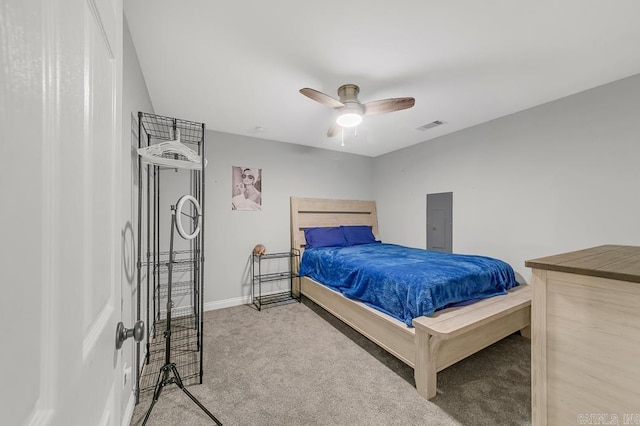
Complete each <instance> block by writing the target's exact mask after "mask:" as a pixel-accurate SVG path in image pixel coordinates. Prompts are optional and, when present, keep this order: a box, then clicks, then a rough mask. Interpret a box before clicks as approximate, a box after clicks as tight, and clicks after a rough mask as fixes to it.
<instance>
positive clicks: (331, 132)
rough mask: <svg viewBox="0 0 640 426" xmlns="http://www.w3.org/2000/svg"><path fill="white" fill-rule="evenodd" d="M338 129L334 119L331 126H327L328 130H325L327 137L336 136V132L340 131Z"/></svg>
mask: <svg viewBox="0 0 640 426" xmlns="http://www.w3.org/2000/svg"><path fill="white" fill-rule="evenodd" d="M340 130H341V128H340V126H338V123H336V122H335V121H334V122H333V124H332V125H331V127H329V131H328V132H327V137H328V138H332V137H334V136H338V133H339V132H340Z"/></svg>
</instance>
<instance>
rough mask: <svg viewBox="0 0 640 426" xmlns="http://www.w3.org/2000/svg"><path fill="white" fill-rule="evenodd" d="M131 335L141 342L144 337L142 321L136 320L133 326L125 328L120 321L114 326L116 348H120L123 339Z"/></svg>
mask: <svg viewBox="0 0 640 426" xmlns="http://www.w3.org/2000/svg"><path fill="white" fill-rule="evenodd" d="M129 337H133V339H134V340H135V341H136V342H141V341H142V339H143V338H144V322H143V321H138V322H136V323H135V324H134V325H133V328H130V329H126V328H125V327H124V324H123V323H122V322H119V323H118V325H117V326H116V349H120V348H121V347H122V344H123V343H124V341H125V340H127V339H128V338H129Z"/></svg>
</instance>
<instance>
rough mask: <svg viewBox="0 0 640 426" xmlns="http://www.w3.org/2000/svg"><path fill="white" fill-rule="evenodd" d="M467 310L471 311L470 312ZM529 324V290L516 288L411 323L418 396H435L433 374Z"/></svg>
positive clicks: (434, 376) (525, 287)
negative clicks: (413, 335) (504, 293)
mask: <svg viewBox="0 0 640 426" xmlns="http://www.w3.org/2000/svg"><path fill="white" fill-rule="evenodd" d="M470 308H471V309H470ZM530 323H531V288H530V287H529V286H519V287H516V288H514V289H513V290H511V291H509V293H508V294H506V295H504V296H496V297H492V298H489V299H485V300H481V301H479V302H476V303H474V304H473V305H469V306H464V307H459V308H450V309H445V310H443V311H440V312H437V313H436V314H434V315H433V316H430V317H420V318H416V319H414V320H413V325H414V327H415V333H416V338H415V343H416V362H415V366H414V375H415V376H414V377H415V381H416V388H417V390H418V393H419V394H420V395H422V396H423V397H424V398H426V399H430V398H433V397H434V396H435V395H436V383H437V379H436V374H437V372H438V371H441V370H444V369H445V368H447V367H449V366H450V365H452V364H455V363H456V362H458V361H460V360H462V359H464V358H466V357H468V356H469V355H472V354H474V353H476V352H478V351H479V350H481V349H483V348H485V347H487V346H489V345H491V344H493V343H495V342H497V341H499V340H500V339H503V338H504V337H506V336H508V335H510V334H512V333H514V332H516V331H518V330H524V331H525V333H526V331H527V330H528V329H529V325H530Z"/></svg>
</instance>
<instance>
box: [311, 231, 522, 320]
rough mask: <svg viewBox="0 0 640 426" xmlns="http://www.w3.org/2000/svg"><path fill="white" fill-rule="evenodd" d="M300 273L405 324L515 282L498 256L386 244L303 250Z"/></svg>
mask: <svg viewBox="0 0 640 426" xmlns="http://www.w3.org/2000/svg"><path fill="white" fill-rule="evenodd" d="M300 275H302V276H308V277H310V278H312V279H313V280H315V281H317V282H319V283H322V284H324V285H326V286H328V287H330V288H332V289H334V290H336V291H338V292H340V293H342V294H343V295H344V296H346V297H348V298H350V299H355V300H359V301H361V302H364V303H365V304H367V305H369V306H371V307H373V308H376V309H378V310H380V311H382V312H384V313H386V314H388V315H391V316H392V317H394V318H397V319H399V320H400V321H402V322H404V323H405V324H407V325H408V326H411V325H412V324H411V320H412V319H413V318H417V317H420V316H423V315H431V314H432V313H434V312H435V311H437V310H439V309H443V308H445V307H447V306H451V305H454V304H459V303H461V302H467V301H473V300H478V299H484V298H487V297H492V296H496V295H499V294H505V293H506V291H507V290H508V289H510V288H512V287H515V286H517V285H518V283H517V282H516V279H515V274H514V272H513V269H512V268H511V266H509V265H508V264H507V263H505V262H503V261H501V260H498V259H493V258H490V257H485V256H472V255H462V254H450V253H440V252H435V251H428V250H422V249H416V248H409V247H404V246H398V245H394V244H384V243H376V244H362V245H356V246H350V247H322V248H312V249H307V250H305V251H304V253H303V255H302V261H301V263H300Z"/></svg>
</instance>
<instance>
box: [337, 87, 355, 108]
mask: <svg viewBox="0 0 640 426" xmlns="http://www.w3.org/2000/svg"><path fill="white" fill-rule="evenodd" d="M358 93H360V88H359V87H358V86H356V85H355V84H343V85H342V86H340V87H339V88H338V96H340V102H342V103H343V104H345V105H346V104H347V103H351V102H355V103H358V104H359V103H360V102H359V101H358Z"/></svg>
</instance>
